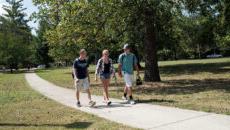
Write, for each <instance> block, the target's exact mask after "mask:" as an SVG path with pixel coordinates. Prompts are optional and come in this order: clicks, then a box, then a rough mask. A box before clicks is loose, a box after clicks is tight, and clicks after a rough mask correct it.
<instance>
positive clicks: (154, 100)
mask: <svg viewBox="0 0 230 130" xmlns="http://www.w3.org/2000/svg"><path fill="white" fill-rule="evenodd" d="M136 102H137V103H163V102H166V103H175V102H176V101H174V100H165V99H138V100H136Z"/></svg>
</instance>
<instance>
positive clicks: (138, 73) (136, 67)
mask: <svg viewBox="0 0 230 130" xmlns="http://www.w3.org/2000/svg"><path fill="white" fill-rule="evenodd" d="M135 69H136V71H137V75H138V76H139V75H140V72H139V67H138V65H137V64H136V65H135Z"/></svg>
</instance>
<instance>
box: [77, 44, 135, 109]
mask: <svg viewBox="0 0 230 130" xmlns="http://www.w3.org/2000/svg"><path fill="white" fill-rule="evenodd" d="M123 49H124V53H122V54H121V55H120V56H119V59H118V74H119V76H120V77H124V81H125V87H124V96H123V97H122V98H123V99H124V100H125V101H128V102H129V103H130V104H135V101H134V100H133V96H132V86H133V72H134V68H135V69H136V70H137V75H138V76H139V68H138V66H137V58H136V56H135V55H134V54H133V53H131V52H130V49H131V48H130V46H129V45H128V44H125V45H124V48H123ZM86 56H87V53H86V51H85V50H84V49H82V50H81V51H80V56H79V58H77V59H76V60H75V61H74V64H73V78H74V84H75V87H76V98H77V104H76V105H77V106H78V107H80V106H81V103H80V99H79V98H80V97H79V96H80V89H81V88H83V89H85V90H86V92H87V93H88V99H89V105H90V106H91V107H92V106H94V105H95V104H96V102H94V101H92V100H91V93H90V78H89V72H88V67H89V65H88V63H87V62H86ZM113 76H115V69H114V66H113V61H112V59H111V58H109V51H108V50H103V52H102V57H101V58H100V59H99V60H98V62H97V66H96V71H95V80H96V81H97V77H99V78H100V80H101V82H102V85H103V95H104V102H105V103H106V104H107V105H111V103H112V102H111V101H110V100H109V92H108V88H109V84H110V79H111V77H113Z"/></svg>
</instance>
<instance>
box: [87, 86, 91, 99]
mask: <svg viewBox="0 0 230 130" xmlns="http://www.w3.org/2000/svg"><path fill="white" fill-rule="evenodd" d="M86 92H87V93H88V99H89V101H91V93H90V90H89V89H86Z"/></svg>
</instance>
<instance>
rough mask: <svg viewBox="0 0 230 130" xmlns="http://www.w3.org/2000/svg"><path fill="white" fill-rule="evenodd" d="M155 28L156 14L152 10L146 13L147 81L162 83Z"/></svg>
mask: <svg viewBox="0 0 230 130" xmlns="http://www.w3.org/2000/svg"><path fill="white" fill-rule="evenodd" d="M155 34H156V33H155V28H154V14H153V11H152V10H146V11H145V52H146V54H145V76H144V77H145V78H144V79H145V81H146V82H154V81H161V79H160V74H159V68H158V59H157V45H156V44H157V43H156V35H155Z"/></svg>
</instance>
